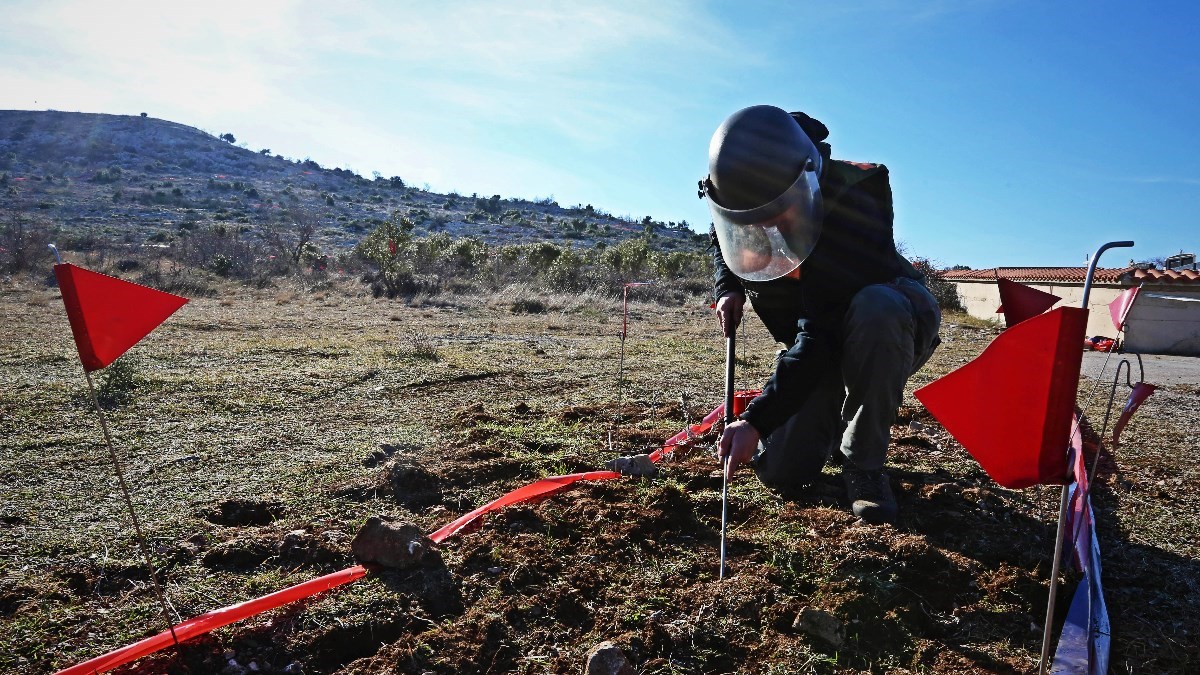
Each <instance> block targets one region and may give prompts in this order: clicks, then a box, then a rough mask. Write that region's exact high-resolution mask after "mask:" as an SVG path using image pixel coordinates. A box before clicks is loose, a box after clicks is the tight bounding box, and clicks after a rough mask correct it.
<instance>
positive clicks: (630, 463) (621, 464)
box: [604, 455, 658, 476]
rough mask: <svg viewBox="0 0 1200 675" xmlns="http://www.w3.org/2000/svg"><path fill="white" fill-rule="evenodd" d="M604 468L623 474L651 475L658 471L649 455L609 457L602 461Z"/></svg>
mask: <svg viewBox="0 0 1200 675" xmlns="http://www.w3.org/2000/svg"><path fill="white" fill-rule="evenodd" d="M604 468H606V469H608V470H609V471H616V472H617V473H619V474H621V475H624V476H653V475H656V474H657V473H658V467H657V466H655V465H654V462H652V461H650V455H634V456H632V457H618V458H616V459H610V460H608V461H607V462H605V463H604Z"/></svg>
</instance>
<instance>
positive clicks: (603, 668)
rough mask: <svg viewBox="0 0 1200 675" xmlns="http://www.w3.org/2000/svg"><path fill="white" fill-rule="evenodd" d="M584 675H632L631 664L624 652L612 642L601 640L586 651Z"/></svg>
mask: <svg viewBox="0 0 1200 675" xmlns="http://www.w3.org/2000/svg"><path fill="white" fill-rule="evenodd" d="M583 673H584V675H633V673H634V670H633V665H631V664H630V663H629V659H628V658H626V656H625V652H623V651H621V648H620V647H618V646H616V645H615V644H613V643H612V642H608V641H605V642H601V643H600V644H598V645H596V646H595V647H593V648H592V651H591V652H589V653H588V660H587V668H586V669H585V670H584V671H583Z"/></svg>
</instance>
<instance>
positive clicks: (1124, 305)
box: [1108, 286, 1141, 331]
mask: <svg viewBox="0 0 1200 675" xmlns="http://www.w3.org/2000/svg"><path fill="white" fill-rule="evenodd" d="M1139 290H1141V286H1138V287H1137V288H1131V289H1129V290H1127V291H1124V292H1123V293H1121V294H1120V295H1118V296H1117V298H1116V299H1115V300H1113V301H1112V302H1110V303H1108V314H1109V316H1111V317H1112V322H1113V325H1114V326H1116V327H1117V330H1118V331H1123V330H1125V317H1127V316H1129V309H1130V308H1131V307H1133V301H1134V300H1136V299H1137V294H1138V291H1139Z"/></svg>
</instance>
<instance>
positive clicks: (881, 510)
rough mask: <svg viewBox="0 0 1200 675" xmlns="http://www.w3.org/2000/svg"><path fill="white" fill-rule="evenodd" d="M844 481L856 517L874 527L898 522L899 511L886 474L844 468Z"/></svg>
mask: <svg viewBox="0 0 1200 675" xmlns="http://www.w3.org/2000/svg"><path fill="white" fill-rule="evenodd" d="M842 479H843V480H844V481H846V495H847V496H849V497H850V508H851V509H853V511H854V515H856V516H858V517H859V518H862V519H863V521H864V522H867V523H870V524H872V525H882V524H883V523H892V522H895V521H896V514H897V512H898V511H899V509H898V508H897V507H896V498H895V496H893V495H892V486H891V484H890V483H889V482H888V476H887V474H886V473H884V472H882V471H861V470H859V469H852V468H849V467H842Z"/></svg>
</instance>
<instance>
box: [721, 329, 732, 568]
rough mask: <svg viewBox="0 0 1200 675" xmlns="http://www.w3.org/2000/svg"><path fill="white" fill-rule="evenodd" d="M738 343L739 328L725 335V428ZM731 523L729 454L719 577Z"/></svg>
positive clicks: (724, 480)
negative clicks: (726, 536) (726, 535)
mask: <svg viewBox="0 0 1200 675" xmlns="http://www.w3.org/2000/svg"><path fill="white" fill-rule="evenodd" d="M736 345H737V328H733V329H732V330H730V331H729V335H727V336H726V337H725V428H726V429H728V428H729V425H730V424H731V423H732V422H733V362H734V358H735V347H736ZM728 525H729V455H725V459H724V460H722V461H721V570H720V572H719V573H718V575H717V578H718V579H724V578H725V533H726V531H727V530H728Z"/></svg>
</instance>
